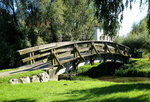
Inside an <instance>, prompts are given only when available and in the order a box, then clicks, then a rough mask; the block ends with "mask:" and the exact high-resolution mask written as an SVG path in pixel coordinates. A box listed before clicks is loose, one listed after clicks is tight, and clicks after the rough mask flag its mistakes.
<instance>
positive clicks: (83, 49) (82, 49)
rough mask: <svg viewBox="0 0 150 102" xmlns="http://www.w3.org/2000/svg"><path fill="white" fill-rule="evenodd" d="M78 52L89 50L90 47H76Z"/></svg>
mask: <svg viewBox="0 0 150 102" xmlns="http://www.w3.org/2000/svg"><path fill="white" fill-rule="evenodd" d="M78 50H79V52H84V51H89V50H90V48H78Z"/></svg>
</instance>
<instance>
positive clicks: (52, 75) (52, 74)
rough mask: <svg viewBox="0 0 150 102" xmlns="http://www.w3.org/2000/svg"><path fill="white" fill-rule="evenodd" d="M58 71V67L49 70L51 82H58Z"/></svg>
mask: <svg viewBox="0 0 150 102" xmlns="http://www.w3.org/2000/svg"><path fill="white" fill-rule="evenodd" d="M56 70H57V68H56V67H55V68H53V69H49V70H48V74H49V80H51V81H58V75H56Z"/></svg>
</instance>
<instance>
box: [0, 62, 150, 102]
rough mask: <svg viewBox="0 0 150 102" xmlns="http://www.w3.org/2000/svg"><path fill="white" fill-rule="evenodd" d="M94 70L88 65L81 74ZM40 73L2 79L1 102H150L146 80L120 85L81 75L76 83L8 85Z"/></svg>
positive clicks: (56, 82) (149, 90)
mask: <svg viewBox="0 0 150 102" xmlns="http://www.w3.org/2000/svg"><path fill="white" fill-rule="evenodd" d="M98 65H99V64H98V63H97V64H95V65H93V66H94V67H96V66H98ZM93 66H92V67H93ZM90 67H91V66H90V65H87V66H84V67H83V68H81V69H79V72H84V71H87V69H89V68H90ZM39 72H41V71H39V70H37V71H33V72H32V71H31V72H27V73H21V74H17V75H13V76H9V77H4V78H0V102H150V82H149V79H146V78H145V80H142V81H140V82H139V81H137V82H133V80H132V82H128V81H129V80H131V79H132V77H130V79H127V78H125V77H124V78H122V77H119V78H115V79H113V80H114V81H118V80H119V81H120V80H124V81H125V82H124V81H121V83H118V82H108V81H100V80H98V79H92V78H89V77H85V76H83V77H82V76H79V77H77V78H75V79H76V80H73V81H69V80H68V81H65V80H61V81H49V82H47V83H30V84H16V85H11V84H9V83H8V80H9V79H11V78H19V77H22V76H31V75H33V74H38V73H39ZM82 79H84V80H82ZM103 79H104V78H103ZM109 79H110V78H109ZM81 80H82V81H81ZM107 80H108V79H107ZM136 80H139V79H136ZM110 81H112V79H110ZM126 81H127V82H126ZM123 82H124V83H123Z"/></svg>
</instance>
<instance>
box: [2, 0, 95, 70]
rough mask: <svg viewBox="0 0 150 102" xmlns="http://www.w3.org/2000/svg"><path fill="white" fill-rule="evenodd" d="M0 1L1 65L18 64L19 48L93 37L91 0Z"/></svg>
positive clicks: (93, 21) (93, 10) (93, 17)
mask: <svg viewBox="0 0 150 102" xmlns="http://www.w3.org/2000/svg"><path fill="white" fill-rule="evenodd" d="M0 3H1V4H0V15H1V16H0V21H1V22H0V35H1V37H0V40H1V44H0V47H1V49H0V56H1V57H0V65H1V68H2V67H4V68H6V67H16V66H18V65H20V64H21V62H20V59H19V55H18V53H17V50H19V49H22V48H26V47H31V46H36V45H41V44H45V43H51V42H58V41H72V40H89V39H92V37H93V34H94V32H93V27H94V26H95V24H96V23H97V19H96V17H95V16H94V14H95V12H96V9H95V7H94V2H93V1H87V0H84V1H83V0H75V1H72V0H67V1H66V0H55V1H54V0H1V1H0ZM79 11H80V12H79Z"/></svg>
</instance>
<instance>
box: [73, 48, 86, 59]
mask: <svg viewBox="0 0 150 102" xmlns="http://www.w3.org/2000/svg"><path fill="white" fill-rule="evenodd" d="M75 51H76V52H77V54H78V55H79V56H80V58H82V59H83V60H85V59H84V58H83V57H82V55H81V54H80V51H79V50H78V48H77V47H76V46H75Z"/></svg>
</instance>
